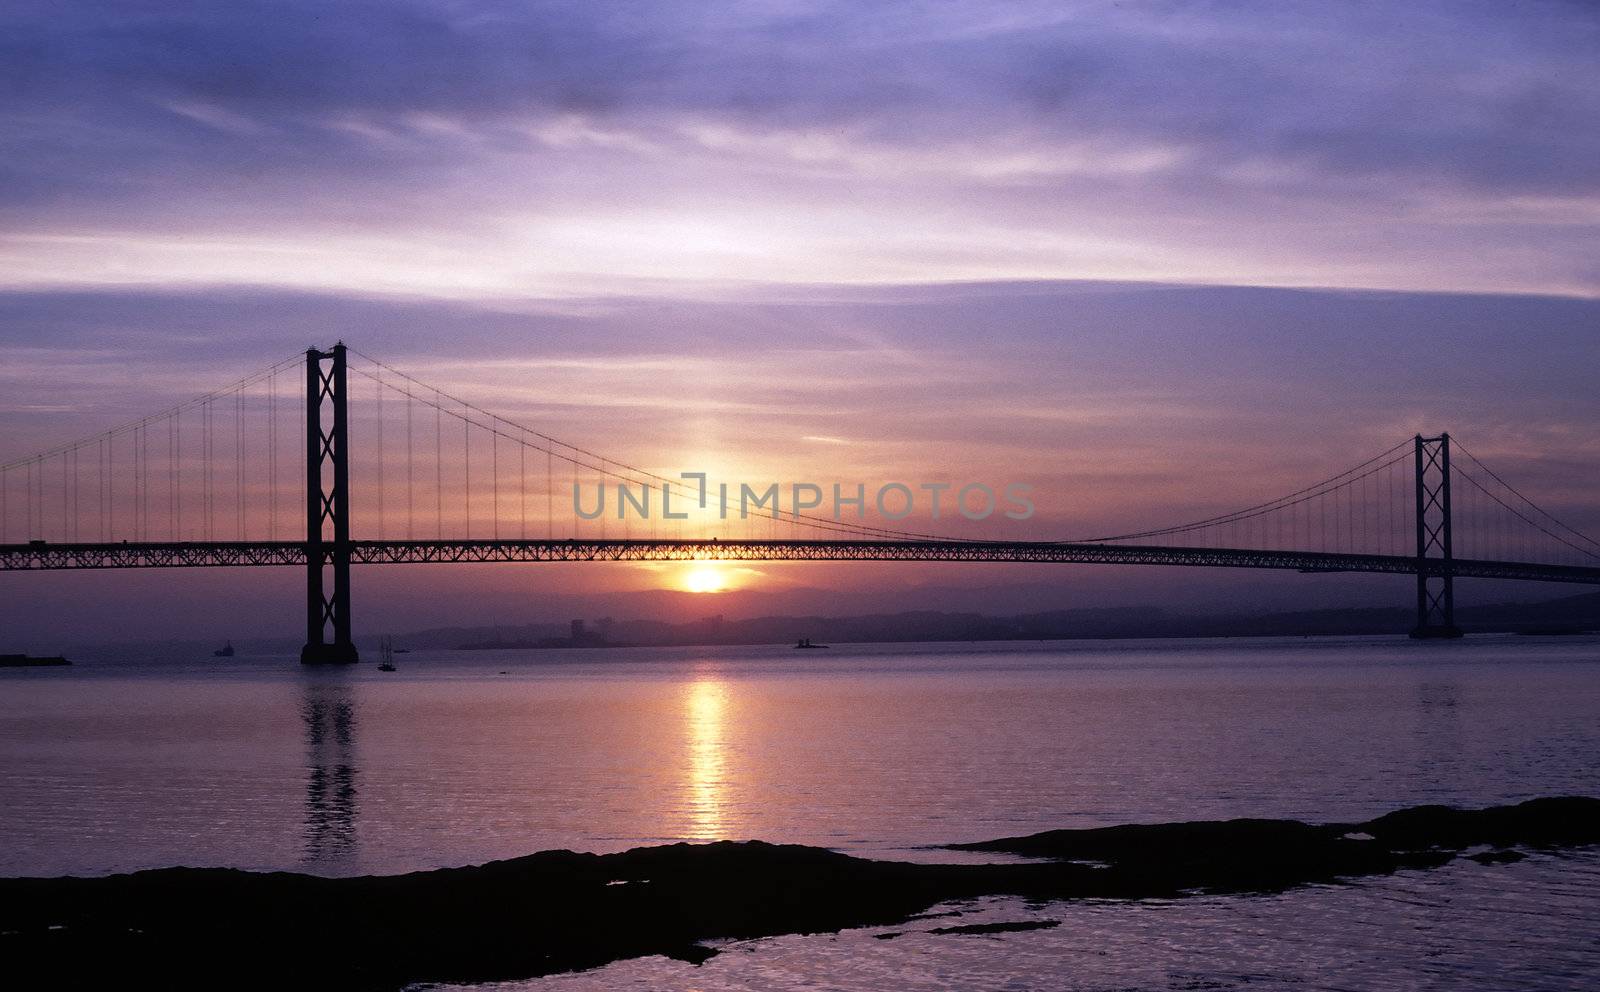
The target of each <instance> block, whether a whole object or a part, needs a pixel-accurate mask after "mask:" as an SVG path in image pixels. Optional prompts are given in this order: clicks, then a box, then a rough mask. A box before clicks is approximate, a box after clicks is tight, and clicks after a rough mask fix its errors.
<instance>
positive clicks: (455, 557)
mask: <svg viewBox="0 0 1600 992" xmlns="http://www.w3.org/2000/svg"><path fill="white" fill-rule="evenodd" d="M350 548H351V560H352V562H354V563H355V564H361V565H387V564H421V563H426V562H536V561H710V560H725V561H967V562H1041V563H1044V562H1057V563H1076V564H1088V565H1186V566H1191V567H1204V568H1272V569H1287V570H1290V571H1300V572H1379V573H1389V574H1396V575H1415V574H1416V572H1417V559H1416V558H1414V557H1411V556H1406V555H1358V554H1337V553H1331V552H1321V551H1260V550H1253V549H1249V548H1180V547H1162V546H1155V545H1129V544H1062V543H1055V542H1050V541H854V540H851V541H829V540H812V541H782V540H777V541H718V540H683V541H671V540H660V541H645V540H586V539H573V540H475V541H466V540H459V541H455V540H446V541H352V542H351V546H350ZM305 563H306V547H305V544H304V543H302V542H299V541H237V542H235V541H219V542H179V543H149V544H132V543H126V542H119V543H114V544H51V543H44V542H32V543H28V544H5V545H0V571H21V570H59V569H85V568H194V567H208V566H209V567H219V566H229V567H231V566H264V565H300V566H304V565H305ZM1426 567H1427V569H1428V571H1429V573H1430V574H1441V573H1440V571H1439V566H1438V564H1437V562H1433V561H1430V563H1429V564H1428V565H1427V566H1426ZM1451 571H1452V572H1453V574H1454V575H1455V576H1456V577H1458V578H1485V579H1526V580H1531V581H1540V582H1579V583H1591V584H1600V568H1596V567H1584V566H1577V565H1546V564H1540V563H1537V562H1517V561H1485V560H1478V559H1470V558H1457V559H1455V560H1454V562H1453V567H1452V569H1451Z"/></svg>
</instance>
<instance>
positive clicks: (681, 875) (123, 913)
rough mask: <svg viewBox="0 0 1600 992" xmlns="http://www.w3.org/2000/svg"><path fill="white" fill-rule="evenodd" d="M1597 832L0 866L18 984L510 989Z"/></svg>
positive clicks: (1457, 820)
mask: <svg viewBox="0 0 1600 992" xmlns="http://www.w3.org/2000/svg"><path fill="white" fill-rule="evenodd" d="M1352 834H1356V835H1366V836H1368V837H1370V839H1351V838H1350V837H1349V835H1352ZM1595 843H1600V800H1596V799H1584V798H1560V799H1541V800H1534V801H1531V802H1527V803H1522V804H1519V805H1516V806H1505V807H1495V808H1492V809H1487V810H1456V809H1451V808H1448V807H1440V806H1428V807H1420V808H1417V809H1410V810H1401V811H1399V812H1396V813H1391V814H1389V815H1387V816H1383V817H1379V818H1377V819H1375V820H1371V821H1368V822H1366V823H1360V824H1348V823H1347V824H1325V825H1314V824H1305V823H1299V822H1295V821H1287V820H1231V821H1222V822H1199V823H1173V824H1153V825H1135V826H1123V827H1110V828H1105V829H1099V830H1059V831H1050V832H1048V833H1043V834H1035V835H1033V836H1030V837H1018V838H1009V839H1004V840H996V841H988V842H985V843H982V844H967V845H959V846H960V847H961V848H963V849H965V850H980V851H999V852H1006V853H1012V854H1026V855H1031V856H1033V857H1036V858H1046V859H1051V860H1043V861H1033V862H1023V863H1007V864H991V865H983V864H977V865H927V864H906V863H897V862H882V861H867V860H863V859H859V858H853V857H849V856H847V855H843V854H838V853H835V852H832V851H826V850H820V849H816V848H809V847H801V846H794V845H776V844H765V843H760V842H755V841H752V842H747V843H732V842H721V843H716V844H700V845H689V844H674V845H671V846H666V847H654V848H639V849H636V850H632V851H626V852H623V853H620V854H611V855H593V854H574V853H572V852H570V851H551V852H545V853H542V854H535V855H531V856H529V857H524V858H517V859H514V860H510V861H499V862H492V863H490V864H486V865H481V866H478V867H472V868H451V869H441V870H438V871H425V872H414V873H411V874H407V875H396V876H383V877H360V878H338V879H330V878H318V877H314V876H309V875H299V874H293V873H287V872H274V873H256V872H245V871H236V870H231V869H192V868H168V869H162V870H158V871H143V872H136V873H134V874H131V875H118V876H112V877H109V878H54V879H0V980H4V981H5V982H6V984H7V985H8V986H9V987H14V988H33V987H61V988H73V987H150V986H151V985H152V984H154V985H159V986H160V987H163V988H174V989H202V988H203V989H213V988H219V987H226V988H232V989H245V988H252V989H253V988H274V989H280V988H296V989H317V988H338V989H348V990H362V989H373V990H377V989H399V988H403V987H404V986H406V985H408V984H413V983H419V982H445V981H489V980H507V979H515V978H526V977H531V976H535V975H542V974H550V973H553V972H559V971H569V970H574V969H581V968H591V967H596V966H598V965H602V964H605V963H607V962H610V961H615V960H618V959H622V958H630V957H640V956H645V955H652V954H661V955H667V956H669V957H673V958H677V959H679V960H686V961H695V962H699V961H704V960H706V959H707V958H708V957H709V956H711V955H712V954H713V953H715V951H714V950H713V949H711V948H707V947H705V946H703V942H705V941H712V940H727V939H739V938H753V937H764V936H771V935H775V934H783V933H815V932H828V931H836V930H840V929H843V928H847V927H859V926H884V925H896V924H900V923H903V922H905V921H906V920H908V919H910V918H911V917H913V916H915V915H917V914H920V913H925V912H926V911H927V910H928V909H929V908H930V907H932V906H934V905H936V904H938V903H941V902H945V901H948V900H958V899H973V898H978V897H982V896H988V895H1014V896H1020V897H1023V898H1024V899H1027V900H1031V901H1045V900H1059V899H1074V898H1086V897H1093V898H1122V899H1140V898H1157V897H1159V898H1173V897H1179V896H1182V895H1184V894H1186V893H1191V892H1201V891H1204V892H1223V893H1247V892H1270V891H1281V890H1283V889H1286V888H1289V887H1292V886H1295V885H1301V884H1306V883H1308V882H1322V881H1333V880H1338V879H1344V878H1356V877H1360V876H1363V875H1375V874H1384V873H1388V872H1392V871H1395V870H1397V869H1399V868H1414V867H1427V866H1430V865H1438V864H1444V863H1446V862H1448V861H1451V860H1453V859H1454V858H1456V857H1458V856H1460V855H1463V854H1467V853H1468V852H1469V851H1472V852H1473V854H1474V855H1475V856H1477V857H1478V859H1479V860H1482V857H1483V856H1485V855H1488V854H1492V853H1493V852H1507V854H1508V855H1509V854H1514V853H1515V852H1513V851H1512V850H1511V849H1512V848H1516V847H1538V848H1543V849H1549V850H1559V849H1561V848H1565V847H1571V846H1576V845H1589V844H1595ZM1479 848H1488V849H1489V850H1488V851H1483V852H1478V851H1476V850H1474V849H1479ZM1497 856H1498V855H1497ZM1074 862H1092V863H1093V866H1091V865H1090V864H1083V863H1074ZM617 882H624V883H629V884H620V885H619V884H614V883H617ZM645 882H648V884H640V883H645ZM978 926H980V927H981V926H996V925H995V924H980V925H978ZM943 929H944V930H946V931H949V932H963V933H964V932H974V933H975V932H989V931H981V930H968V929H967V928H964V927H949V928H943ZM889 936H890V935H885V939H888V938H889Z"/></svg>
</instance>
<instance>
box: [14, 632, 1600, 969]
mask: <svg viewBox="0 0 1600 992" xmlns="http://www.w3.org/2000/svg"><path fill="white" fill-rule="evenodd" d="M398 660H399V664H400V668H401V670H400V671H399V672H396V673H393V674H384V673H380V672H377V671H376V670H375V669H374V667H373V666H371V665H363V666H361V667H358V668H356V669H354V670H349V671H316V670H303V669H302V668H301V667H300V666H299V665H298V664H296V663H295V662H294V660H293V659H291V658H285V657H276V658H274V657H259V658H250V657H239V658H234V659H229V660H226V661H224V660H220V659H219V660H213V659H209V658H207V659H203V660H189V659H181V658H174V659H171V660H170V661H169V662H167V663H162V664H153V665H139V666H134V665H128V664H116V663H111V662H102V663H98V664H96V663H82V664H79V665H77V666H74V667H72V668H69V669H58V670H50V669H41V670H6V671H0V833H3V835H4V838H5V844H4V846H3V847H0V873H3V874H9V875H55V874H64V873H71V874H97V873H106V872H115V871H125V870H130V869H136V868H147V867H156V866H164V865H173V864H190V865H230V866H238V867H247V868H286V869H295V870H302V871H311V872H316V873H321V874H329V875H340V874H352V873H364V872H396V871H405V870H411V869H417V868H428V867H437V866H442V865H458V864H469V863H477V862H482V861H485V860H490V859H493V858H503V857H513V856H516V855H520V854H526V853H529V852H532V851H537V850H542V849H548V848H557V847H566V848H573V849H578V850H590V851H615V850H621V849H625V848H628V847H633V846H637V845H641V844H654V843H662V842H667V841H675V840H709V839H715V838H761V839H765V840H772V841H788V842H798V843H806V844H814V845H820V846H826V847H832V848H836V849H839V850H844V851H848V852H852V853H865V854H869V855H873V856H880V857H902V858H918V859H940V858H946V857H948V855H947V854H944V853H941V852H937V851H930V850H927V849H926V848H925V845H930V844H936V843H941V842H949V841H961V840H979V839H987V838H992V837H999V836H1006V835H1013V834H1022V833H1029V832H1033V831H1037V830H1043V829H1049V828H1054V827H1068V826H1097V825H1106V824H1114V823H1127V822H1134V821H1146V822H1152V821H1164V820H1177V819H1192V818H1197V817H1231V816H1287V817H1295V818H1299V819H1307V820H1330V819H1362V818H1366V817H1369V816H1372V815H1375V814H1378V813H1382V812H1384V811H1387V810H1389V809H1392V808H1395V807H1398V806H1407V805H1415V804H1418V803H1426V802H1448V803H1458V804H1476V805H1481V804H1488V803H1498V802H1507V801H1515V800H1520V799H1525V798H1529V797H1533V796H1539V795H1553V794H1560V793H1583V794H1589V795H1600V640H1597V639H1594V638H1549V639H1543V638H1527V637H1511V636H1507V637H1479V638H1471V639H1468V640H1467V641H1465V642H1462V643H1456V644H1413V643H1411V642H1408V641H1404V640H1397V639H1392V638H1382V639H1379V638H1373V639H1309V640H1307V639H1272V640H1257V639H1250V640H1210V641H1160V642H1127V641H1124V642H1068V643H1055V644H1049V645H1034V644H1029V645H1015V644H1007V645H948V644H942V645H885V646H874V647H862V648H856V647H836V648H834V649H833V650H831V651H828V652H806V653H803V654H801V653H797V652H794V651H792V650H790V649H787V648H738V649H694V650H676V651H666V650H649V651H645V650H640V651H625V650H616V651H604V652H599V651H588V652H581V651H580V652H563V651H540V652H504V653H501V652H465V653H446V652H441V653H423V652H418V653H414V654H408V655H401V656H400V657H399V659H398ZM1597 881H1600V862H1597V860H1596V859H1595V858H1594V857H1592V856H1589V855H1582V854H1580V855H1576V856H1572V857H1564V858H1543V857H1539V858H1535V859H1531V860H1530V861H1528V862H1523V863H1521V864H1518V865H1510V866H1501V867H1495V868H1485V867H1482V866H1478V865H1475V864H1471V863H1465V864H1463V865H1461V866H1456V867H1452V868H1450V869H1447V870H1445V871H1442V872H1435V873H1420V874H1416V875H1409V874H1408V875H1403V876H1399V877H1397V878H1393V879H1383V880H1378V881H1374V882H1370V883H1366V882H1364V883H1361V884H1359V885H1355V886H1350V887H1339V888H1331V889H1330V888H1316V889H1306V890H1299V891H1297V892H1293V893H1289V894H1287V895H1285V896H1281V897H1275V898H1271V899H1262V898H1252V899H1219V900H1186V901H1182V902H1179V903H1170V904H1154V903H1141V904H1103V905H1096V904H1087V903H1085V904H1073V905H1070V906H1054V907H1043V908H1041V907H1027V906H1024V905H1022V904H1020V903H1015V902H1011V901H1006V900H993V901H989V902H986V903H983V904H979V905H972V906H967V907H964V909H963V911H965V912H968V914H969V915H971V916H973V918H974V919H987V918H991V917H993V918H1028V917H1030V916H1037V915H1039V914H1044V915H1045V916H1047V917H1050V918H1056V919H1060V920H1062V921H1063V924H1064V925H1063V926H1061V927H1059V928H1057V929H1053V930H1041V931H1033V932H1028V933H1016V934H1006V935H1001V936H996V937H988V938H957V937H935V936H930V935H927V934H919V933H911V934H908V935H907V936H905V937H900V938H896V939H895V940H892V941H884V940H878V939H876V933H877V932H874V931H867V932H855V933H851V934H845V935H840V936H838V937H827V938H824V937H794V938H780V939H777V940H771V941H760V942H756V943H755V944H751V945H741V946H740V947H738V948H735V949H734V950H733V951H732V952H730V953H728V954H725V955H723V956H722V957H719V958H717V959H714V960H713V962H712V963H710V964H708V965H706V966H705V967H704V968H702V969H699V970H694V969H690V970H687V971H684V970H682V969H683V968H684V967H685V966H681V965H676V964H673V963H669V962H660V961H642V962H625V963H622V964H619V965H615V966H613V967H612V968H608V969H602V970H601V971H598V972H593V973H590V974H589V975H588V976H570V977H568V978H564V979H554V980H547V982H548V983H550V984H552V986H553V987H560V988H565V987H573V988H590V987H597V986H595V985H594V983H595V982H600V981H605V982H608V983H611V984H613V985H615V984H627V983H636V984H638V985H639V986H640V987H684V988H690V987H694V988H702V987H703V988H777V987H792V986H795V985H798V984H805V983H806V982H808V981H814V980H816V979H817V977H818V974H819V972H817V970H816V969H819V968H820V969H823V972H822V973H825V974H827V975H828V976H830V977H829V978H828V979H827V981H825V982H823V984H824V985H825V986H828V987H834V986H837V987H841V988H856V987H859V988H875V987H885V986H886V985H889V984H893V985H899V986H902V987H906V988H924V987H925V988H943V987H952V988H954V987H993V988H1112V987H1138V988H1146V987H1150V988H1168V987H1182V988H1211V987H1232V986H1233V985H1238V984H1249V985H1250V987H1252V988H1259V987H1271V986H1272V985H1273V984H1274V983H1279V982H1281V983H1285V984H1296V983H1301V984H1297V987H1305V984H1304V983H1306V982H1309V983H1310V984H1311V985H1312V987H1351V988H1369V987H1372V988H1376V987H1391V986H1380V985H1378V984H1376V983H1375V982H1373V981H1368V980H1364V979H1362V980H1352V981H1350V982H1348V983H1346V984H1344V985H1342V986H1341V985H1340V984H1339V982H1338V981H1336V980H1334V979H1333V978H1329V977H1327V976H1328V975H1332V974H1336V973H1337V972H1335V971H1329V972H1327V973H1326V974H1323V975H1322V977H1321V978H1317V981H1312V978H1315V977H1317V974H1318V968H1317V962H1319V961H1328V962H1343V964H1342V965H1341V967H1343V968H1345V969H1346V971H1345V972H1344V973H1346V974H1348V975H1354V976H1357V977H1358V978H1359V976H1360V975H1362V974H1366V972H1364V971H1362V969H1369V970H1372V972H1373V973H1374V974H1376V973H1380V972H1385V971H1386V969H1387V973H1395V974H1406V975H1411V976H1412V977H1413V978H1418V976H1433V978H1437V980H1438V981H1437V984H1436V985H1435V986H1433V987H1440V988H1444V987H1460V982H1459V981H1457V982H1452V981H1450V976H1452V975H1454V976H1455V977H1456V978H1457V979H1461V978H1462V976H1471V975H1480V976H1487V977H1484V978H1483V979H1482V980H1481V981H1479V980H1477V979H1474V981H1477V984H1476V986H1475V987H1480V988H1503V987H1551V988H1559V987H1574V988H1576V987H1584V983H1583V982H1579V981H1577V979H1575V978H1573V976H1574V975H1582V976H1584V977H1585V978H1593V977H1596V976H1600V946H1597V937H1596V935H1597V934H1600V885H1596V884H1595V883H1596V882H1597ZM974 914H975V915H974ZM984 914H989V915H988V916H985V915H984ZM997 914H998V915H997ZM934 925H937V924H935V923H928V924H926V925H924V927H923V928H924V929H926V928H928V927H931V926H934ZM1441 927H1442V928H1443V929H1440V928H1441ZM913 929H914V928H913ZM1508 932H1510V933H1513V934H1516V935H1517V936H1516V938H1515V940H1514V941H1512V942H1511V943H1510V944H1508V943H1507V940H1508V938H1507V936H1506V934H1507V933H1508ZM1351 934H1353V935H1354V936H1349V935H1351ZM1473 934H1478V935H1480V937H1481V938H1482V939H1478V940H1474V939H1472V935H1473ZM1362 935H1366V936H1365V937H1363V936H1362ZM1351 940H1353V941H1355V943H1354V944H1351V943H1350V941H1351ZM1485 941H1487V942H1488V943H1485ZM1495 941H1498V942H1499V943H1495ZM1152 948H1154V949H1152ZM1490 959H1493V966H1492V967H1490V965H1489V964H1488V963H1486V962H1488V961H1489V960H1490ZM911 962H921V963H922V964H921V965H917V966H913V965H912V964H911ZM1029 962H1031V963H1029ZM1330 967H1331V965H1330ZM796 969H798V971H796ZM807 969H811V970H810V971H809V972H808V971H807ZM885 969H886V970H885ZM919 969H920V970H919ZM1062 969H1066V970H1064V971H1063V970H1062ZM1350 969H1354V970H1353V971H1351V970H1350ZM1419 969H1420V970H1419ZM796 975H799V976H800V977H795V976H796ZM784 976H789V977H787V978H785V977H784ZM806 976H809V977H806ZM889 976H898V977H889ZM961 976H965V978H966V979H967V980H966V981H962V980H959V979H960V978H961ZM975 976H976V977H975ZM983 976H989V978H992V979H993V981H992V982H991V983H990V984H987V985H986V984H984V982H986V981H988V980H989V979H988V978H983ZM1018 976H1021V977H1018ZM1030 976H1031V977H1030ZM1063 976H1065V977H1063ZM1185 976H1188V977H1185ZM1207 976H1209V977H1207ZM1229 976H1232V977H1229ZM1496 976H1497V977H1496ZM980 978H981V979H983V980H982V981H980V980H979V979H980ZM1534 979H1537V980H1534ZM1431 980H1432V979H1430V981H1431ZM1186 981H1187V982H1190V984H1187V985H1185V984H1183V983H1184V982H1186ZM1318 981H1320V982H1322V984H1318ZM586 982H588V983H589V984H585V983H586ZM1008 982H1009V983H1010V984H1007V983H1008ZM1569 982H1571V983H1573V984H1567V983H1569ZM830 983H831V984H830ZM1207 983H1210V984H1207ZM1219 983H1220V984H1219ZM543 984H544V983H533V984H531V985H528V986H527V987H530V988H534V987H543ZM1426 984H1427V983H1426V982H1422V981H1420V978H1418V981H1414V982H1412V983H1410V984H1409V985H1408V984H1407V983H1405V982H1399V983H1396V984H1394V985H1392V987H1420V986H1421V985H1426ZM518 987H523V986H518ZM599 987H605V986H599Z"/></svg>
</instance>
